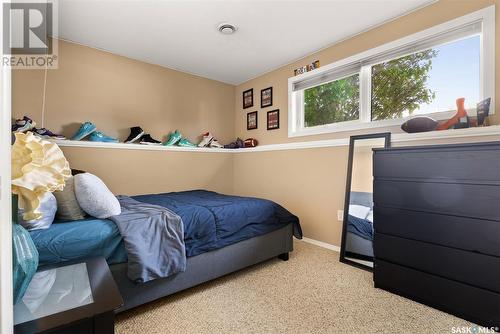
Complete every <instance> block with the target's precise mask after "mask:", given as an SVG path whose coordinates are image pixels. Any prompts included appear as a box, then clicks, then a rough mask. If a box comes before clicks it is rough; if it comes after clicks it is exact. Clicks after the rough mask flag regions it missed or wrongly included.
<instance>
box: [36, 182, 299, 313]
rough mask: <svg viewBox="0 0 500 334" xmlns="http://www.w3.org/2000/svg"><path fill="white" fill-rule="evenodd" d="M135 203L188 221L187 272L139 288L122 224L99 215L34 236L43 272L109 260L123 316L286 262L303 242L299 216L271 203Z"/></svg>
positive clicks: (175, 197)
mask: <svg viewBox="0 0 500 334" xmlns="http://www.w3.org/2000/svg"><path fill="white" fill-rule="evenodd" d="M133 199H135V200H137V201H139V202H142V203H147V204H154V205H158V206H162V207H165V208H168V209H170V210H171V211H173V212H175V213H176V214H177V215H178V216H180V217H181V218H182V221H183V225H184V243H185V250H186V257H187V262H186V270H185V271H183V272H180V273H177V274H175V275H172V276H169V277H166V278H159V279H155V280H152V281H149V282H146V283H140V284H137V283H134V282H133V281H131V280H130V279H129V277H128V276H127V252H126V249H125V247H124V241H123V239H122V235H121V234H120V232H119V229H118V228H117V226H116V224H115V223H114V222H113V221H111V220H107V219H97V218H93V217H89V218H87V219H84V220H78V221H72V222H56V223H54V224H52V226H51V227H50V228H49V229H47V230H36V231H32V232H31V236H32V239H33V241H34V242H35V245H36V247H37V249H38V251H39V254H40V266H47V265H54V264H57V263H61V262H65V261H73V260H78V259H85V258H90V257H104V258H105V259H106V261H107V262H108V264H109V265H110V270H111V272H112V274H113V277H114V279H115V281H116V283H117V285H118V287H119V289H120V292H121V294H122V297H123V299H124V305H123V306H122V307H121V308H120V309H119V310H118V312H122V311H125V310H128V309H130V308H133V307H136V306H139V305H142V304H144V303H147V302H150V301H153V300H155V299H158V298H161V297H164V296H167V295H170V294H173V293H175V292H178V291H181V290H184V289H187V288H189V287H192V286H195V285H198V284H200V283H203V282H206V281H209V280H211V279H214V278H217V277H220V276H223V275H226V274H228V273H231V272H234V271H236V270H239V269H242V268H245V267H248V266H251V265H253V264H256V263H259V262H262V261H265V260H268V259H270V258H273V257H276V256H278V257H280V258H282V259H283V260H287V259H288V253H289V252H290V251H292V250H293V236H295V237H297V238H301V236H302V232H301V229H300V224H299V220H298V218H297V217H296V216H294V215H293V214H291V213H290V212H288V211H287V210H286V209H284V208H283V207H281V206H280V205H278V204H276V203H274V202H272V201H268V200H263V199H257V198H250V197H238V196H227V195H222V194H218V193H215V192H211V191H205V190H195V191H185V192H175V193H164V194H154V195H141V196H134V197H133Z"/></svg>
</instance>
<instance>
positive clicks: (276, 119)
mask: <svg viewBox="0 0 500 334" xmlns="http://www.w3.org/2000/svg"><path fill="white" fill-rule="evenodd" d="M279 128H280V111H279V109H276V110H271V111H268V112H267V129H268V130H276V129H279Z"/></svg>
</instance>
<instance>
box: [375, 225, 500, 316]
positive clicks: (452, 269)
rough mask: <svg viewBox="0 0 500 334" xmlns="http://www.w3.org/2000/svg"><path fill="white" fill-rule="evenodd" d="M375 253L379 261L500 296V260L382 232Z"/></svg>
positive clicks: (379, 234) (377, 235) (376, 234)
mask: <svg viewBox="0 0 500 334" xmlns="http://www.w3.org/2000/svg"><path fill="white" fill-rule="evenodd" d="M373 253H374V256H375V258H377V259H381V260H385V261H389V262H392V263H396V264H399V265H402V266H406V267H411V268H413V269H417V270H422V271H425V272H427V273H429V274H434V275H438V276H442V277H445V278H449V279H453V280H456V281H459V282H462V283H467V284H471V285H474V286H476V287H480V288H484V289H488V290H492V291H495V292H499V293H500V257H495V256H490V255H483V254H479V253H473V252H467V251H463V250H460V249H455V248H450V247H445V246H439V245H434V244H429V243H425V242H421V241H414V240H410V239H403V238H399V237H393V236H389V235H385V234H381V233H375V236H374V241H373ZM498 311H499V313H500V309H499V310H498Z"/></svg>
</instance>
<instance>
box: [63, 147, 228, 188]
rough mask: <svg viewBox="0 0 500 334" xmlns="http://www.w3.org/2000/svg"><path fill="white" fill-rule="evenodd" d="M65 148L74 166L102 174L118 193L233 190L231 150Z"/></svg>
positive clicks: (66, 154)
mask: <svg viewBox="0 0 500 334" xmlns="http://www.w3.org/2000/svg"><path fill="white" fill-rule="evenodd" d="M63 151H64V154H65V156H66V158H67V159H68V161H70V163H71V167H73V168H76V169H82V170H85V171H88V172H91V173H93V174H95V175H98V176H99V177H101V178H102V179H103V181H104V182H105V183H106V185H107V186H108V187H109V188H110V189H111V191H112V192H113V193H115V194H124V195H138V194H155V193H161V192H170V191H182V190H193V189H209V190H213V191H217V192H222V193H226V194H227V193H232V187H233V158H232V155H231V154H227V153H192V152H171V151H150V150H114V149H102V148H81V147H65V148H63ZM90 157H91V158H90Z"/></svg>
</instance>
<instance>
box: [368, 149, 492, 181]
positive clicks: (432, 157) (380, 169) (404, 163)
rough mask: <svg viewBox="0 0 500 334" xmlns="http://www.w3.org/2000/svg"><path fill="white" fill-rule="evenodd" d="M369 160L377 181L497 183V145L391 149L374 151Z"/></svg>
mask: <svg viewBox="0 0 500 334" xmlns="http://www.w3.org/2000/svg"><path fill="white" fill-rule="evenodd" d="M373 159H374V169H373V173H374V176H375V177H380V178H403V179H407V178H410V179H415V178H417V179H425V180H429V179H443V180H455V181H464V180H469V181H470V180H475V181H480V182H497V183H500V173H499V171H500V143H488V144H479V145H470V144H467V145H465V146H464V145H453V146H427V147H419V148H411V147H409V148H391V149H385V150H376V151H375V154H374V158H373ZM416 166H418V167H416Z"/></svg>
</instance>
